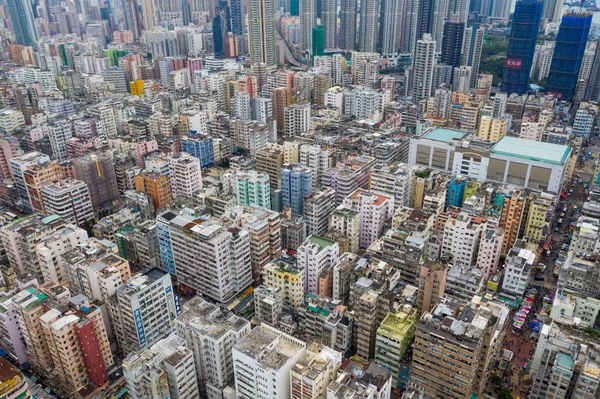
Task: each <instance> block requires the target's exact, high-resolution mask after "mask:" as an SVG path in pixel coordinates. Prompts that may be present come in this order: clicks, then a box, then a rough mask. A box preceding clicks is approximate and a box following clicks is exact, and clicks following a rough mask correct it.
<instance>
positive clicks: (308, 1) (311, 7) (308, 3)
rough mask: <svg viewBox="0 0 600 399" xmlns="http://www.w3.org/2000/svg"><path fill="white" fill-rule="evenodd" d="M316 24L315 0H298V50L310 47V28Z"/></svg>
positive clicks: (309, 48)
mask: <svg viewBox="0 0 600 399" xmlns="http://www.w3.org/2000/svg"><path fill="white" fill-rule="evenodd" d="M316 25H317V0H302V1H300V50H301V51H306V50H311V49H312V30H313V28H314V27H315V26H316Z"/></svg>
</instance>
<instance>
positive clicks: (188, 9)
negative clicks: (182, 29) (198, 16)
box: [181, 0, 192, 26]
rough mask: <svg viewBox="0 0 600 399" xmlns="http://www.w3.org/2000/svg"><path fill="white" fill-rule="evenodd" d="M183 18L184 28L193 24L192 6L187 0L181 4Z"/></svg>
mask: <svg viewBox="0 0 600 399" xmlns="http://www.w3.org/2000/svg"><path fill="white" fill-rule="evenodd" d="M181 18H182V20H183V26H188V25H189V24H191V23H192V6H191V5H190V2H189V1H187V0H183V1H182V2H181Z"/></svg>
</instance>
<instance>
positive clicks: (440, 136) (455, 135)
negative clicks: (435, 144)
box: [422, 127, 466, 143]
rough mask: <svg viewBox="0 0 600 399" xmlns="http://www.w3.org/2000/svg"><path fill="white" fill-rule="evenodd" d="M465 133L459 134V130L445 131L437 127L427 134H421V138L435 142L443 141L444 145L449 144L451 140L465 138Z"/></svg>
mask: <svg viewBox="0 0 600 399" xmlns="http://www.w3.org/2000/svg"><path fill="white" fill-rule="evenodd" d="M465 135H466V133H465V132H461V131H460V130H454V129H446V128H442V127H437V128H435V129H433V130H431V131H429V132H426V133H425V134H423V136H422V137H423V138H426V139H429V140H435V141H443V142H445V143H450V142H452V140H455V139H461V138H463V137H465Z"/></svg>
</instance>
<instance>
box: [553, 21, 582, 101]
mask: <svg viewBox="0 0 600 399" xmlns="http://www.w3.org/2000/svg"><path fill="white" fill-rule="evenodd" d="M591 24H592V13H591V12H590V11H581V12H578V11H575V10H571V11H570V12H569V13H568V14H566V15H564V16H563V18H562V22H561V24H560V28H559V30H558V36H557V38H556V46H555V47H554V55H553V56H552V63H551V64H550V74H549V75H548V85H547V93H548V94H553V95H555V96H556V97H558V98H560V99H563V100H567V101H569V100H571V99H572V98H573V95H574V94H575V88H576V86H577V80H578V77H579V69H580V68H581V60H582V59H583V53H584V52H585V46H586V43H587V40H588V35H589V33H590V26H591Z"/></svg>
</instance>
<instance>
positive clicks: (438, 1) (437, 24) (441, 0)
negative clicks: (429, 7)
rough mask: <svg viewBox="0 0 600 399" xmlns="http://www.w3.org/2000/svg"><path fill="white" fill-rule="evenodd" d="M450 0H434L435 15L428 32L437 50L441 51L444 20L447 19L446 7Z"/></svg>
mask: <svg viewBox="0 0 600 399" xmlns="http://www.w3.org/2000/svg"><path fill="white" fill-rule="evenodd" d="M447 5H448V0H433V13H432V14H433V15H432V19H431V21H432V25H431V30H430V31H429V32H427V33H431V37H432V38H433V40H434V41H435V51H436V52H438V53H439V52H440V50H441V47H442V36H443V33H444V21H445V20H446V8H447Z"/></svg>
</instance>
